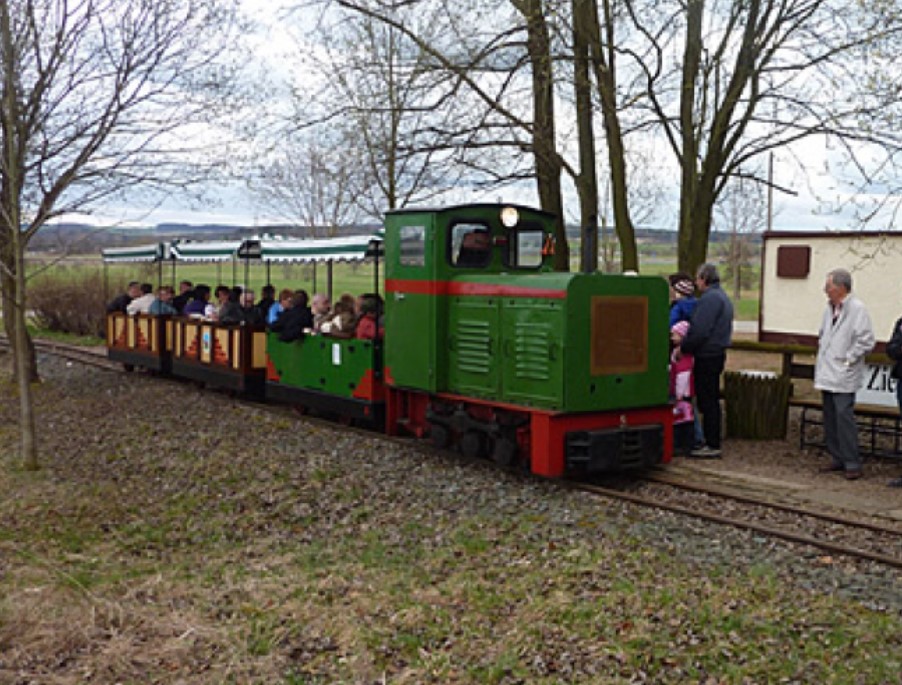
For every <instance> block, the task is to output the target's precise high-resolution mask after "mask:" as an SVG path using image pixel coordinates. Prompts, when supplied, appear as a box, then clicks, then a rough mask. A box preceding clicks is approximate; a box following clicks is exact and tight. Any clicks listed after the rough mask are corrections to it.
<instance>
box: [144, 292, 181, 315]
mask: <svg viewBox="0 0 902 685" xmlns="http://www.w3.org/2000/svg"><path fill="white" fill-rule="evenodd" d="M173 295H174V293H173V291H172V286H171V285H163V286H160V287H159V288H157V297H156V299H155V300H154V301H153V302H151V303H150V309H149V310H148V312H147V313H148V314H150V315H151V316H174V315H176V314H178V313H179V312H178V309H176V308H175V307H174V306H173V305H172V300H173V297H172V296H173Z"/></svg>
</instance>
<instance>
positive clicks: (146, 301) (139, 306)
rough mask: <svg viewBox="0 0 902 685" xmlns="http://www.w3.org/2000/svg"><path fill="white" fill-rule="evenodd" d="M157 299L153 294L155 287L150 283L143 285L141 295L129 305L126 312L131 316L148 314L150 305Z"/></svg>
mask: <svg viewBox="0 0 902 685" xmlns="http://www.w3.org/2000/svg"><path fill="white" fill-rule="evenodd" d="M155 299H157V298H156V297H154V294H153V286H152V285H151V284H150V283H142V284H141V295H140V296H139V297H136V298H135V299H134V300H132V301H131V302H129V303H128V306H127V307H126V308H125V311H126V312H128V314H129V315H131V316H134V315H135V314H147V313H148V312H149V311H150V305H152V304H153V301H154V300H155Z"/></svg>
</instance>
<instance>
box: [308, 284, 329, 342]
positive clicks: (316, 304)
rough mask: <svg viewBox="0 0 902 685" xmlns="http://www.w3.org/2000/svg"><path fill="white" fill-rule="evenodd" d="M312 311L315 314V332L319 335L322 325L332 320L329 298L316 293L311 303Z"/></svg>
mask: <svg viewBox="0 0 902 685" xmlns="http://www.w3.org/2000/svg"><path fill="white" fill-rule="evenodd" d="M310 310H311V311H312V312H313V330H314V331H316V332H317V333H319V329H320V328H321V327H322V325H323V324H324V323H325V322H326V321H328V320H329V319H330V318H332V312H331V305H330V304H329V297H328V296H327V295H324V294H323V293H316V295H314V296H313V300H311V302H310Z"/></svg>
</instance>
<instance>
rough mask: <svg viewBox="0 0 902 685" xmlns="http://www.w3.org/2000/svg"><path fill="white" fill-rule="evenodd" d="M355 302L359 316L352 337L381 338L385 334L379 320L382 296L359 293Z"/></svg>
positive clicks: (364, 338) (363, 338)
mask: <svg viewBox="0 0 902 685" xmlns="http://www.w3.org/2000/svg"><path fill="white" fill-rule="evenodd" d="M357 302H358V311H359V316H358V318H357V327H356V329H355V331H354V337H355V338H361V339H362V340H376V339H377V338H378V339H380V340H381V339H382V337H383V336H384V334H385V329H384V328H383V327H382V325H381V322H380V318H381V316H382V298H381V297H379V295H376V294H374V293H367V294H366V295H361V296H360V298H359V299H358V300H357Z"/></svg>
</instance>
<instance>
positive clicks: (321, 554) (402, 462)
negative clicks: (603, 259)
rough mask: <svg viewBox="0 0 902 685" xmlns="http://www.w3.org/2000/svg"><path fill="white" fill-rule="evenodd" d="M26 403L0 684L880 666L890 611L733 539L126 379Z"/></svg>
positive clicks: (5, 398)
mask: <svg viewBox="0 0 902 685" xmlns="http://www.w3.org/2000/svg"><path fill="white" fill-rule="evenodd" d="M37 390H38V392H37V402H38V407H39V412H40V421H39V424H40V426H41V429H42V430H41V432H42V441H41V448H42V454H43V458H44V463H45V468H44V469H43V470H42V471H41V472H39V473H37V474H29V473H23V472H20V471H18V470H17V469H16V468H15V466H14V448H15V442H14V441H13V440H10V439H9V438H10V437H11V436H12V434H13V432H14V428H13V426H14V423H15V417H16V412H15V403H14V402H13V401H12V398H11V395H10V394H9V391H8V389H7V388H6V387H2V388H0V426H3V427H4V428H3V429H0V430H2V437H4V438H5V439H4V440H3V442H0V464H2V465H3V467H2V468H0V682H2V683H4V684H5V683H23V684H24V683H29V684H32V683H34V684H38V683H40V684H53V685H56V684H61V685H62V684H65V685H69V684H75V683H79V684H82V683H102V684H104V685H106V684H111V683H141V684H143V683H166V684H169V683H171V684H176V683H178V684H179V685H182V684H184V685H194V684H200V683H216V684H219V683H242V684H244V683H266V684H271V683H276V684H278V683H284V684H286V685H296V684H299V683H381V682H386V683H388V682H390V683H411V684H412V683H417V684H419V683H442V684H444V683H499V684H500V683H517V682H520V683H540V684H546V683H579V682H582V683H621V682H622V683H627V682H655V683H682V682H705V681H706V680H707V681H709V682H737V683H739V682H775V681H778V680H779V679H780V678H787V679H789V680H790V681H793V682H800V683H824V682H836V683H839V682H852V681H854V682H862V683H882V682H889V681H888V680H887V678H888V677H889V676H888V675H887V674H898V672H899V668H900V662H899V659H898V654H899V653H902V642H900V640H902V637H900V636H902V626H900V623H899V621H898V619H897V618H895V617H893V616H891V615H888V614H886V613H885V612H881V611H876V610H873V609H868V608H866V607H865V606H863V605H862V604H860V603H858V602H856V601H853V600H851V599H848V598H845V597H844V596H840V595H835V596H833V595H831V592H832V591H831V590H829V589H827V590H822V591H812V590H802V589H800V586H799V585H797V584H794V580H795V579H796V578H797V577H798V576H799V573H798V571H797V570H796V569H793V570H792V571H791V572H788V571H786V569H783V568H781V567H779V566H772V565H771V564H772V558H773V555H774V554H775V553H776V552H775V550H774V549H772V548H770V547H768V548H767V549H761V556H759V557H754V552H750V551H747V550H746V551H741V550H745V548H746V547H747V546H749V544H750V543H749V541H748V540H747V539H746V538H743V537H742V536H741V535H739V534H736V533H730V532H724V531H721V532H717V533H716V538H714V539H712V531H711V530H710V529H704V530H699V531H694V530H693V526H688V525H684V524H681V523H679V522H678V521H676V520H674V518H673V517H657V516H655V515H653V514H645V513H638V512H636V511H635V510H632V509H630V508H628V507H622V506H620V505H609V506H603V505H599V504H598V503H597V502H595V501H593V500H590V499H589V498H587V497H585V496H583V495H579V494H576V493H569V492H567V491H564V490H560V489H558V488H557V487H555V486H554V485H553V484H550V483H546V482H541V481H536V480H532V479H523V478H519V477H516V476H513V475H510V474H499V473H498V472H496V471H494V470H492V469H489V468H485V469H482V468H479V467H473V466H463V465H461V464H459V463H457V462H455V461H454V460H453V459H441V458H435V457H434V456H430V455H427V454H423V453H421V452H419V451H417V450H415V449H406V448H401V447H398V446H396V445H393V444H389V443H385V442H382V441H379V440H375V439H369V438H359V437H355V436H349V435H345V434H343V433H342V432H341V429H340V428H334V429H333V428H324V427H321V426H317V425H313V424H309V423H305V422H300V421H294V420H290V419H288V418H286V417H283V416H279V415H275V414H272V413H270V412H268V411H266V410H263V409H259V408H255V407H252V406H244V405H238V404H235V403H234V402H232V401H231V400H230V399H229V398H227V397H224V396H222V395H218V394H216V393H210V392H200V391H197V390H195V389H193V388H192V387H191V386H187V385H183V384H177V383H162V382H158V381H156V380H154V379H151V378H148V377H144V376H141V375H139V374H135V375H132V376H124V375H114V374H108V373H102V372H98V371H86V370H84V369H81V368H80V367H78V366H74V367H65V366H63V365H61V364H60V365H57V366H55V367H52V369H50V372H49V373H48V381H47V382H46V383H44V384H43V385H42V386H41V387H40V388H38V389H37ZM713 542H716V544H713ZM751 547H752V549H753V550H754V549H756V547H755V545H753V544H752V545H751ZM697 549H702V550H704V558H702V559H699V558H698V557H697V556H696V553H695V552H691V551H690V550H697ZM749 555H752V556H749ZM737 559H738V560H739V561H737ZM804 563H805V562H804V560H803V561H802V564H803V567H804ZM830 573H834V574H835V573H842V570H841V569H834V568H831V569H830ZM856 576H857V572H856V571H854V570H852V571H849V576H848V577H849V578H852V579H855V578H856ZM806 577H807V576H806ZM835 578H837V577H835V576H830V579H828V580H825V581H823V583H824V587H826V588H830V587H831V586H830V585H829V583H831V582H834V580H835ZM839 580H842V582H846V581H847V580H848V579H847V578H846V577H845V576H842V577H839ZM888 580H891V579H888ZM812 582H813V581H812ZM836 582H838V581H836ZM825 626H827V627H828V628H825ZM825 656H826V658H827V661H828V663H827V665H822V664H823V662H824V659H825ZM843 678H849V679H850V680H843Z"/></svg>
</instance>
